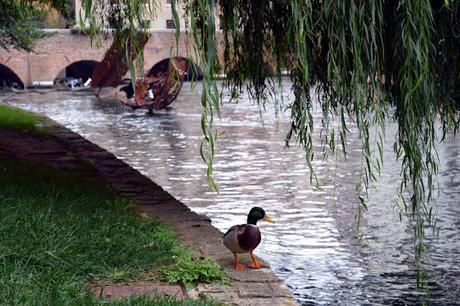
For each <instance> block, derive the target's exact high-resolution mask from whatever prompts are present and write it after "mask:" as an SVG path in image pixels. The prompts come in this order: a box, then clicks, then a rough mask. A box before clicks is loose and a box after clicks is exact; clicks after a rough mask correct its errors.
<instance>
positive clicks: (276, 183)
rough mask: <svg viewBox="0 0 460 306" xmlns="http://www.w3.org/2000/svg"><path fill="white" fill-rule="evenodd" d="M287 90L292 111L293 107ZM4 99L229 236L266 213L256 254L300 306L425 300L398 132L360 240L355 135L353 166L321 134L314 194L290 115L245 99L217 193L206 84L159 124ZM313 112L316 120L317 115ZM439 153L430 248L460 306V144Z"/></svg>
mask: <svg viewBox="0 0 460 306" xmlns="http://www.w3.org/2000/svg"><path fill="white" fill-rule="evenodd" d="M288 87H289V86H288V84H286V86H285V88H286V89H285V93H284V99H283V101H284V104H288V103H289V101H290V100H289V99H290V97H289V94H288V92H287V88H288ZM0 101H3V102H6V103H9V104H11V105H15V106H19V107H22V108H25V109H28V110H31V111H34V112H38V113H43V114H46V115H47V116H49V117H51V118H53V119H54V120H56V121H58V122H59V123H61V124H63V125H65V126H67V127H69V128H71V129H72V130H74V131H76V132H78V133H80V134H81V135H83V136H85V137H86V138H88V139H89V140H91V141H92V142H94V143H96V144H98V145H100V146H101V147H103V148H105V149H107V150H109V151H111V152H113V153H114V154H115V155H117V156H118V157H119V158H121V159H123V160H125V161H126V162H127V163H129V164H130V165H132V166H133V167H134V168H136V169H138V170H139V171H140V172H142V173H143V174H145V175H147V176H148V177H150V178H151V179H152V180H154V181H155V182H157V183H158V184H160V185H161V186H163V187H164V188H165V189H166V190H168V191H169V192H170V193H171V194H173V195H174V196H175V197H177V198H178V199H180V200H181V201H183V202H184V203H185V204H187V205H188V206H189V207H191V208H192V209H193V210H195V211H197V212H199V213H204V214H206V215H208V216H209V217H211V218H212V222H213V224H214V226H216V227H217V228H219V229H220V230H221V231H226V229H227V228H228V227H230V226H231V225H233V224H237V223H243V222H244V221H245V219H246V215H247V212H248V210H249V209H250V208H251V207H252V206H256V205H257V206H261V207H263V208H264V209H265V210H266V211H267V212H268V213H269V214H270V215H272V217H273V219H275V220H276V221H277V223H276V224H274V225H272V224H263V223H260V227H261V228H262V232H263V240H262V243H261V245H260V246H259V248H258V249H257V250H256V253H258V254H259V255H261V256H262V257H263V258H265V259H266V260H267V261H268V262H270V264H271V266H272V268H273V270H274V271H275V272H276V274H277V275H279V276H280V277H281V278H282V279H283V280H284V282H285V283H286V284H287V285H288V286H289V287H290V288H291V290H292V291H293V293H294V295H295V298H296V299H297V301H298V302H299V303H300V304H304V305H309V304H312V305H369V304H372V305H389V304H393V305H404V304H408V305H412V304H417V303H418V301H419V299H420V293H418V292H417V291H416V289H415V270H414V256H413V251H414V247H413V240H412V239H411V225H410V223H409V222H408V221H407V220H405V219H403V222H400V221H399V215H398V214H397V213H396V212H395V211H394V210H393V206H394V203H395V200H396V196H395V194H396V192H395V191H396V188H397V186H398V180H399V166H398V164H397V163H396V162H395V161H394V156H393V150H392V140H393V137H394V136H393V135H394V133H395V130H396V126H395V125H394V124H389V126H388V140H389V141H388V146H387V148H386V149H385V164H384V170H383V173H382V176H381V179H380V180H379V182H378V183H377V184H376V186H375V190H373V191H371V194H370V201H369V205H368V206H369V211H368V212H367V213H365V214H364V216H363V218H362V223H363V227H362V233H360V235H357V233H356V230H355V221H354V216H355V209H356V207H357V204H356V196H357V194H356V186H357V184H358V183H359V177H360V169H361V162H362V160H361V155H360V141H359V139H358V138H357V135H356V132H355V130H354V129H353V128H351V130H352V133H351V135H350V137H349V143H348V147H349V148H348V150H349V156H348V158H347V159H346V160H345V159H343V158H342V157H340V156H330V155H328V156H325V158H324V159H321V158H320V156H321V155H322V154H321V149H320V145H321V144H320V140H319V137H318V136H315V141H316V147H317V151H318V153H317V154H316V156H317V159H316V161H315V162H314V166H315V169H316V174H317V177H318V179H319V182H320V184H321V190H319V191H318V190H317V191H314V190H313V189H312V188H311V186H310V184H309V179H308V174H307V171H306V165H305V161H304V155H303V151H302V150H301V149H299V148H297V147H295V146H291V147H289V148H286V147H285V146H284V138H285V135H286V132H287V131H288V128H289V117H288V115H287V114H284V113H280V114H279V116H278V119H277V118H276V116H275V113H274V111H272V107H271V106H267V112H265V113H264V114H263V115H262V117H261V115H260V111H259V107H258V106H257V105H255V104H254V103H253V102H250V101H248V100H244V99H243V100H242V101H240V102H239V103H238V104H229V103H225V104H224V106H223V110H222V113H223V115H222V120H221V121H220V122H219V125H220V129H221V130H222V131H224V132H225V134H224V135H223V136H222V137H221V138H220V140H219V150H218V153H217V154H216V162H215V166H214V171H215V176H216V179H217V181H218V184H219V187H220V193H219V194H214V193H211V192H210V191H209V188H208V186H207V183H206V178H205V169H206V168H205V165H204V164H203V162H202V161H201V159H200V156H199V145H200V142H201V139H202V133H201V129H200V115H201V109H200V103H199V84H198V87H197V89H195V91H193V90H191V89H190V88H189V86H184V87H183V90H182V92H181V95H180V96H179V98H178V99H177V101H176V102H175V104H174V105H173V109H172V110H171V111H169V112H161V113H158V114H155V115H153V116H148V115H146V114H145V112H144V111H132V110H129V109H126V108H124V107H121V106H119V105H117V104H116V103H110V102H101V101H99V100H97V99H96V98H95V97H94V96H92V95H90V94H88V93H62V92H61V93H57V92H51V93H46V94H39V93H25V94H19V95H11V94H6V95H3V96H0ZM315 112H316V117H317V119H318V120H317V122H318V123H319V122H320V121H319V118H320V114H319V110H318V111H315ZM351 127H353V126H352V125H351ZM318 131H319V129H318ZM439 157H440V160H441V165H440V175H439V179H440V190H439V194H440V195H439V198H438V206H437V207H438V210H437V213H438V219H439V220H438V224H439V225H440V226H441V233H440V237H439V239H438V240H432V241H430V255H429V258H428V261H429V262H430V263H431V265H432V269H431V276H432V278H431V280H430V285H431V290H432V292H431V295H432V299H433V301H434V304H435V305H455V304H458V303H459V302H458V301H460V251H459V248H460V205H459V202H460V142H459V140H458V138H457V139H453V138H452V137H451V136H450V137H448V139H447V140H446V142H445V143H444V144H443V145H441V146H439ZM358 236H360V237H361V238H362V239H359V240H358V239H357V238H356V237H358ZM229 256H230V254H229Z"/></svg>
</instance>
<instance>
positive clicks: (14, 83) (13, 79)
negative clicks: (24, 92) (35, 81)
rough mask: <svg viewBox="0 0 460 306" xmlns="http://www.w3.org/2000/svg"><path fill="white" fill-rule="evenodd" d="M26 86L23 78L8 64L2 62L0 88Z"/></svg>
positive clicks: (0, 66) (0, 65)
mask: <svg viewBox="0 0 460 306" xmlns="http://www.w3.org/2000/svg"><path fill="white" fill-rule="evenodd" d="M5 86H6V87H17V88H21V89H23V88H24V83H23V82H22V80H21V78H20V77H19V76H18V75H17V74H16V73H15V72H14V71H13V70H11V69H10V68H9V67H8V66H6V65H4V64H0V88H3V87H5Z"/></svg>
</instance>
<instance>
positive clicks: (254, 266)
mask: <svg viewBox="0 0 460 306" xmlns="http://www.w3.org/2000/svg"><path fill="white" fill-rule="evenodd" d="M249 255H250V256H251V258H252V264H251V268H252V269H260V268H262V264H261V263H260V261H258V260H257V259H256V258H255V257H254V255H253V254H252V253H249Z"/></svg>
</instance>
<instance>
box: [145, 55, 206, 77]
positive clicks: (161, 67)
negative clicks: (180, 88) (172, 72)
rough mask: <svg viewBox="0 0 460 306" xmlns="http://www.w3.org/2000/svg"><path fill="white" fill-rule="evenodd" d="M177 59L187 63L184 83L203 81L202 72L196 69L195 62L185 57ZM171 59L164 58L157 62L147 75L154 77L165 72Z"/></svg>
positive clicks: (198, 68)
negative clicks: (157, 73)
mask: <svg viewBox="0 0 460 306" xmlns="http://www.w3.org/2000/svg"><path fill="white" fill-rule="evenodd" d="M177 58H179V59H183V60H185V61H186V62H187V67H188V68H187V74H186V75H185V78H184V81H191V80H196V81H201V80H202V79H203V71H201V69H200V67H198V65H197V64H195V62H194V61H193V60H192V59H190V58H185V57H177ZM170 60H171V58H165V59H164V60H161V61H159V62H158V63H156V64H155V65H153V66H152V68H151V69H150V70H149V72H148V73H147V75H149V76H150V75H156V72H157V71H167V70H168V66H169V62H170Z"/></svg>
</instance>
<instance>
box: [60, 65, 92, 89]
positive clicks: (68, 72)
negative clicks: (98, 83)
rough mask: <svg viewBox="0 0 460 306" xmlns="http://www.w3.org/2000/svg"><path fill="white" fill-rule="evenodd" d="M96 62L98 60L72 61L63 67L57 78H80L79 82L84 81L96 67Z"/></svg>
mask: <svg viewBox="0 0 460 306" xmlns="http://www.w3.org/2000/svg"><path fill="white" fill-rule="evenodd" d="M98 64H99V62H98V61H91V60H88V61H87V60H84V61H78V62H74V63H72V64H70V65H69V66H67V67H65V73H60V74H59V76H58V78H65V79H77V80H79V79H81V83H85V82H86V81H87V80H88V79H89V78H91V76H92V75H93V71H94V69H96V66H97V65H98ZM63 72H64V71H63Z"/></svg>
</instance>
